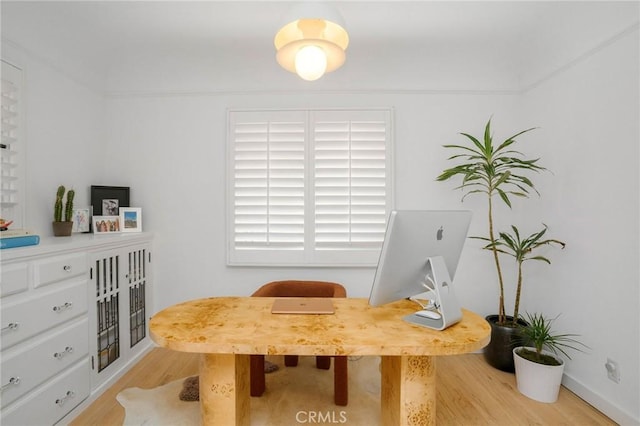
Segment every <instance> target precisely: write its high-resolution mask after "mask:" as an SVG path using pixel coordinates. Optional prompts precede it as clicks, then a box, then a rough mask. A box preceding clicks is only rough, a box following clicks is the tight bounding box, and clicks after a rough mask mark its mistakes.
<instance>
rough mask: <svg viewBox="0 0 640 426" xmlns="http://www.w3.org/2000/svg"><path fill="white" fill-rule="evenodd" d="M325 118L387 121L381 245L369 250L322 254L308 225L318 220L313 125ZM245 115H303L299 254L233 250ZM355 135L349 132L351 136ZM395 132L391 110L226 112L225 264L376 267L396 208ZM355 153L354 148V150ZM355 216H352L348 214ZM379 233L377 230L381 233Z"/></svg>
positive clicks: (385, 122)
mask: <svg viewBox="0 0 640 426" xmlns="http://www.w3.org/2000/svg"><path fill="white" fill-rule="evenodd" d="M323 113H327V114H329V116H331V115H337V116H340V115H341V114H344V118H343V120H346V121H349V122H350V123H352V122H354V121H355V120H354V119H353V118H350V117H352V116H358V115H360V114H365V116H366V115H369V116H370V118H369V119H370V120H372V121H373V120H374V119H375V118H377V119H378V120H380V117H383V119H382V120H380V121H381V122H382V123H383V124H384V153H385V158H384V164H385V166H384V173H385V177H384V180H385V186H384V189H385V194H384V199H385V212H384V219H383V222H384V223H380V224H379V225H378V227H381V232H382V233H381V236H380V237H379V238H380V240H379V241H378V244H377V246H376V247H373V248H372V247H369V248H367V249H353V248H344V249H324V250H319V249H317V248H316V247H315V246H314V243H315V240H314V238H315V235H314V231H315V220H312V221H311V222H309V218H311V219H314V212H315V203H314V182H315V174H314V173H315V170H314V164H315V156H314V149H315V145H314V143H315V138H314V137H313V136H312V132H313V128H314V127H313V126H314V124H315V123H316V121H313V119H314V118H316V117H317V116H318V114H320V115H322V114H323ZM242 114H246V115H248V116H251V115H252V114H256V115H259V114H267V115H273V116H277V115H279V114H281V115H282V116H284V117H285V118H286V117H287V116H291V115H295V114H304V117H305V124H304V127H305V131H304V157H305V158H304V182H305V183H304V222H305V225H304V248H303V249H297V250H293V249H290V250H277V249H271V248H262V249H244V250H243V249H236V247H235V226H236V222H235V207H236V205H235V201H236V198H235V197H236V192H235V190H236V186H235V165H236V163H235V161H236V159H235V143H236V139H235V138H234V132H235V128H234V125H235V124H234V123H236V122H235V119H236V118H237V117H238V116H239V115H242ZM351 134H352V132H351V130H350V132H349V135H351ZM393 136H394V131H393V109H392V108H390V107H386V108H384V107H381V108H287V109H280V108H278V109H228V110H227V141H226V150H227V156H226V168H227V171H226V177H227V182H226V185H225V188H226V191H227V195H226V200H227V209H226V220H225V223H226V253H227V265H229V266H261V267H302V268H304V267H375V265H376V264H377V261H378V258H379V253H380V249H381V247H382V239H383V238H384V230H385V229H386V221H387V219H388V216H389V212H390V211H391V210H392V209H393V208H394V193H395V191H394V158H393V157H394V144H393V140H394V137H393ZM350 149H351V148H350ZM350 170H351V169H350ZM349 217H351V215H349ZM379 232H380V230H378V233H379Z"/></svg>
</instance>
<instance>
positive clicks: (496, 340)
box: [484, 315, 527, 373]
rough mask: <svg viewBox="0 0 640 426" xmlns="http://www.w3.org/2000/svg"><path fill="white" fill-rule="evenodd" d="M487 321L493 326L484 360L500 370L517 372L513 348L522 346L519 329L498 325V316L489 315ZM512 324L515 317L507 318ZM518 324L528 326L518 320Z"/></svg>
mask: <svg viewBox="0 0 640 426" xmlns="http://www.w3.org/2000/svg"><path fill="white" fill-rule="evenodd" d="M485 319H486V320H487V322H488V323H489V325H490V326H491V342H489V344H488V345H487V346H485V348H484V359H485V360H486V361H487V363H488V364H489V365H491V366H492V367H494V368H497V369H498V370H502V371H507V372H509V373H513V372H515V366H514V364H513V348H515V347H516V346H522V338H521V334H520V331H519V329H518V327H513V326H508V325H500V324H498V315H488V316H486V317H485ZM512 322H513V317H511V316H507V323H509V324H511V323H512ZM518 323H519V324H521V325H527V323H526V322H524V321H522V320H518Z"/></svg>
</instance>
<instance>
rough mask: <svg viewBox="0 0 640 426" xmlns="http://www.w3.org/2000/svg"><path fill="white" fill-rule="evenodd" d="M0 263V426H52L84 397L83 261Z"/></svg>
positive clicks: (81, 256) (57, 258)
mask: <svg viewBox="0 0 640 426" xmlns="http://www.w3.org/2000/svg"><path fill="white" fill-rule="evenodd" d="M3 252H4V250H3ZM2 255H3V261H2V281H1V282H0V286H1V287H2V298H0V308H1V310H2V315H1V317H0V318H1V323H2V341H1V342H2V352H1V360H2V361H1V362H2V367H1V373H0V376H1V380H2V381H1V383H2V402H1V405H2V424H3V425H14V424H15V425H40V424H53V423H55V422H56V421H58V420H59V419H60V418H62V417H63V416H64V415H65V414H67V413H68V412H69V411H70V410H71V409H72V408H73V407H74V406H75V405H77V404H78V403H79V402H80V401H82V400H83V399H85V398H86V397H87V396H88V395H89V386H90V378H89V376H88V374H84V375H81V374H71V373H70V371H76V370H78V371H85V372H87V373H88V369H89V335H88V330H89V328H88V316H87V305H88V292H87V288H88V287H87V284H88V280H87V278H88V275H87V271H88V269H87V254H86V253H75V254H74V255H73V256H71V257H69V256H66V255H56V254H51V255H47V256H42V257H40V256H38V257H24V258H20V259H15V260H14V261H5V256H4V253H2ZM72 270H73V272H71V271H72Z"/></svg>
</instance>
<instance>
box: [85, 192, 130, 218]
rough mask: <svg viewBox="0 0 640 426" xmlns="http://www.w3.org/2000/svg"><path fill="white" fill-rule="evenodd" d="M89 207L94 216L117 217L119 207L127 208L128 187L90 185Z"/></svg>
mask: <svg viewBox="0 0 640 426" xmlns="http://www.w3.org/2000/svg"><path fill="white" fill-rule="evenodd" d="M91 206H92V207H93V214H95V215H98V216H119V211H120V210H119V209H120V207H129V187H128V186H98V185H91Z"/></svg>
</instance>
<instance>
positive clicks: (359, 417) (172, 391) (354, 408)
mask: <svg viewBox="0 0 640 426" xmlns="http://www.w3.org/2000/svg"><path fill="white" fill-rule="evenodd" d="M269 360H270V361H271V362H274V363H275V364H277V365H279V366H280V368H279V369H278V371H275V372H273V373H271V374H267V376H266V384H267V390H266V391H265V393H264V395H263V396H262V397H259V398H250V401H251V425H255V426H267V425H268V426H281V425H294V424H305V423H308V424H317V425H321V424H346V425H376V424H380V371H379V365H380V358H379V357H354V358H350V360H349V405H347V406H346V407H340V406H337V405H335V404H334V403H333V368H332V369H330V370H319V369H317V368H315V359H314V357H300V363H299V364H298V366H297V367H285V366H284V361H283V359H282V357H269ZM184 381H185V379H180V380H176V381H173V382H171V383H168V384H166V385H163V386H160V387H157V388H154V389H140V388H128V389H124V390H123V391H121V392H120V393H119V394H118V396H117V397H116V399H117V400H118V402H119V403H120V404H121V405H122V406H123V407H124V409H125V413H126V414H125V420H124V425H126V426H138V425H152V426H163V425H167V426H182V425H184V426H187V425H194V426H195V425H198V424H200V409H199V402H186V401H181V400H180V397H179V395H180V393H181V391H182V390H183V383H184Z"/></svg>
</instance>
